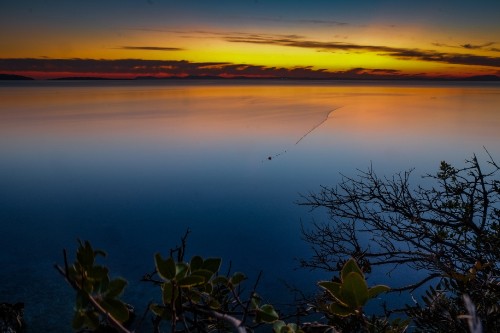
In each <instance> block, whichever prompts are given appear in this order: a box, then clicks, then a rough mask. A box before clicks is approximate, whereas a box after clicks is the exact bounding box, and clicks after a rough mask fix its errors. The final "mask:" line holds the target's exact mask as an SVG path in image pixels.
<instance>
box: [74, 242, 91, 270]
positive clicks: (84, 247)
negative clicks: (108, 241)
mask: <svg viewBox="0 0 500 333" xmlns="http://www.w3.org/2000/svg"><path fill="white" fill-rule="evenodd" d="M76 258H77V260H78V262H79V263H80V265H82V266H83V267H85V268H90V267H92V265H94V258H95V255H94V250H93V249H92V246H91V245H90V243H89V242H88V241H85V243H82V242H80V247H79V248H78V250H77V251H76Z"/></svg>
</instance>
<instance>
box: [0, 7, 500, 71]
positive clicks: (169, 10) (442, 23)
mask: <svg viewBox="0 0 500 333" xmlns="http://www.w3.org/2000/svg"><path fill="white" fill-rule="evenodd" d="M0 73H6V74H19V75H26V76H30V77H34V78H37V79H47V78H56V77H68V76H98V77H108V78H134V77H138V76H156V77H170V76H181V77H185V76H190V75H193V76H200V75H203V76H212V75H215V76H221V77H240V76H246V77H288V78H340V79H342V78H360V79H364V78H368V79H371V78H415V77H416V78H419V77H428V78H434V77H445V78H450V77H454V78H460V77H468V76H474V75H500V1H499V0H476V1H470V0H467V1H461V0H454V1H453V0H431V1H427V0H421V1H404V0H398V1H393V0H379V1H377V0H349V1H348V0H326V1H323V0H309V1H307V0H303V1H298V0H288V1H280V0H217V1H210V0H177V1H170V0H120V1H118V0H86V1H83V0H64V1H63V0H0Z"/></svg>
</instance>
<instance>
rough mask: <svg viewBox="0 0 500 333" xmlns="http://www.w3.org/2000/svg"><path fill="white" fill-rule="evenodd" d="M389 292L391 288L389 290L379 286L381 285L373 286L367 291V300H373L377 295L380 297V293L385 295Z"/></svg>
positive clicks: (386, 287)
mask: <svg viewBox="0 0 500 333" xmlns="http://www.w3.org/2000/svg"><path fill="white" fill-rule="evenodd" d="M389 290H391V288H389V287H388V286H384V285H381V284H379V285H377V286H373V287H371V288H370V289H368V298H375V297H377V296H378V295H380V294H381V293H385V292H387V291H389Z"/></svg>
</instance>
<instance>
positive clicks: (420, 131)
mask: <svg viewBox="0 0 500 333" xmlns="http://www.w3.org/2000/svg"><path fill="white" fill-rule="evenodd" d="M499 92H500V89H499V88H498V87H496V86H490V87H488V86H486V87H473V86H472V87H471V86H469V87H467V86H460V85H456V86H451V85H442V86H432V87H429V86H425V85H412V86H411V85H406V86H405V85H398V86H396V85H390V84H378V85H376V84H354V83H348V84H333V85H332V84H326V83H321V82H319V83H315V84H304V83H293V82H292V83H289V82H288V83H285V84H281V83H271V84H267V83H251V84H247V83H241V82H238V81H234V82H233V83H232V84H231V85H229V84H221V83H217V82H206V83H205V82H204V83H196V84H193V83H177V84H175V83H161V84H160V83H147V84H144V83H114V84H111V85H109V84H106V83H99V84H98V85H93V84H75V83H73V84H70V85H69V86H61V85H54V84H52V85H50V84H47V85H46V86H41V87H29V88H28V87H17V88H16V87H10V88H5V87H4V88H3V89H2V90H0V98H1V101H2V102H1V103H0V120H1V122H0V127H1V128H2V131H3V133H4V134H3V135H6V133H7V132H9V133H10V134H11V135H13V136H18V135H20V136H24V135H30V136H36V135H39V134H43V135H51V136H59V137H61V138H62V139H64V138H65V137H89V136H93V137H99V138H103V139H106V138H123V137H128V138H135V139H137V140H156V141H158V140H160V141H162V140H163V141H165V140H167V141H169V142H171V141H175V142H176V143H177V144H179V145H182V144H190V143H196V142H200V141H203V142H224V141H226V142H228V143H231V142H233V141H241V140H243V141H246V142H261V141H266V140H269V141H273V140H277V141H280V142H282V143H283V142H286V143H290V144H295V143H296V142H297V141H298V140H300V139H301V138H302V137H304V136H307V137H308V138H310V137H311V136H313V135H316V136H317V135H326V136H325V137H324V140H327V141H328V140H330V139H328V138H329V137H331V136H332V135H333V136H335V137H339V135H341V136H342V138H343V139H344V140H346V141H351V142H356V141H360V140H361V141H363V140H364V141H368V142H371V143H376V142H378V143H379V144H383V143H384V142H388V143H392V144H394V141H395V140H396V141H399V142H400V143H401V144H404V143H405V141H408V140H410V141H418V140H420V141H422V142H424V141H429V142H430V141H432V140H441V139H442V140H450V141H453V140H456V141H457V142H460V141H463V140H475V141H477V142H478V143H479V142H481V140H483V141H487V142H486V143H488V142H491V141H495V140H496V141H497V142H498V140H499V139H500V134H499V133H500V131H498V128H499V125H500V110H499V105H500V94H499ZM28 95H29V98H26V96H28ZM318 126H319V127H318ZM36 133H39V134H36ZM486 143H484V144H486Z"/></svg>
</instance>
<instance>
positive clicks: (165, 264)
mask: <svg viewBox="0 0 500 333" xmlns="http://www.w3.org/2000/svg"><path fill="white" fill-rule="evenodd" d="M155 265H156V270H157V271H158V274H159V275H160V277H161V278H162V279H164V280H172V279H173V278H175V273H176V272H177V270H176V267H175V261H174V259H173V258H172V257H169V258H168V259H167V260H163V259H162V258H161V255H160V254H159V253H157V254H155Z"/></svg>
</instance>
